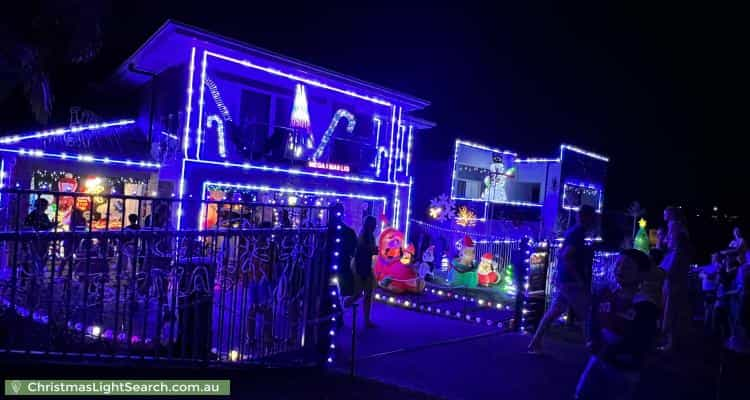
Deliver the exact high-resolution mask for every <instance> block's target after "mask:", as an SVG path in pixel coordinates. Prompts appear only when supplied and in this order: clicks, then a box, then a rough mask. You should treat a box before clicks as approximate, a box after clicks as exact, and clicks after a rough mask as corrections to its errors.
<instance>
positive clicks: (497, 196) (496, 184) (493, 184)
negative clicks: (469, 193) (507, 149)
mask: <svg viewBox="0 0 750 400" xmlns="http://www.w3.org/2000/svg"><path fill="white" fill-rule="evenodd" d="M514 176H515V169H514V168H513V167H511V168H507V169H506V167H505V163H504V162H503V157H502V156H499V155H495V156H492V164H490V174H489V175H488V176H487V177H485V178H484V184H485V186H486V188H485V190H484V193H483V194H482V198H483V199H484V200H488V201H496V202H505V201H508V193H507V189H506V184H507V182H508V179H511V178H513V177H514Z"/></svg>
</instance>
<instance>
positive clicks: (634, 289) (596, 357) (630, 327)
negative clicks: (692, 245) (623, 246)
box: [576, 249, 658, 399]
mask: <svg viewBox="0 0 750 400" xmlns="http://www.w3.org/2000/svg"><path fill="white" fill-rule="evenodd" d="M651 269H652V266H651V260H649V258H648V256H646V254H644V253H642V252H641V251H639V250H635V249H628V250H623V251H622V252H621V253H620V257H619V258H618V260H617V264H616V265H615V279H616V281H617V286H616V288H615V289H614V290H610V289H605V290H603V291H602V292H601V293H599V294H598V295H597V296H595V297H594V298H593V308H592V311H593V318H592V323H591V332H590V334H591V342H590V344H589V346H590V348H591V351H592V355H591V358H589V362H588V365H587V366H586V369H585V370H584V372H583V373H582V374H581V377H580V379H579V381H578V387H577V388H576V398H577V399H610V398H612V399H614V398H617V399H627V398H631V397H632V395H633V393H634V392H635V389H636V386H637V384H638V382H639V381H640V372H641V369H642V367H643V362H644V359H645V356H646V354H647V353H648V352H649V351H650V350H651V349H652V346H653V342H654V338H655V337H656V319H657V315H658V310H657V306H656V304H654V302H653V301H652V300H651V299H649V296H642V295H639V291H640V286H641V280H642V277H643V276H644V274H648V273H649V272H650V271H651Z"/></svg>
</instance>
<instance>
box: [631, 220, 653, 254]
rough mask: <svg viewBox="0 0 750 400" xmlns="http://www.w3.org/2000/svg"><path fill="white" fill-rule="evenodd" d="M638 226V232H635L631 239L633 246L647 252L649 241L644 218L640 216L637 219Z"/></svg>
mask: <svg viewBox="0 0 750 400" xmlns="http://www.w3.org/2000/svg"><path fill="white" fill-rule="evenodd" d="M638 227H639V228H638V233H636V234H635V239H634V240H633V248H634V249H637V250H640V251H642V252H644V253H646V254H648V252H649V249H650V248H651V242H650V241H649V240H648V234H647V233H646V220H645V219H643V218H641V220H640V221H638Z"/></svg>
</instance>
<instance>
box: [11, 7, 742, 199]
mask: <svg viewBox="0 0 750 400" xmlns="http://www.w3.org/2000/svg"><path fill="white" fill-rule="evenodd" d="M186 3H190V4H186ZM237 3H238V4H239V5H237V4H234V5H233V4H226V2H219V1H215V2H205V1H203V2H186V1H180V2H171V1H150V2H140V1H122V2H120V1H118V2H115V3H114V4H113V5H112V7H111V9H110V10H109V12H108V16H107V17H105V18H104V20H103V30H104V47H103V49H102V52H101V53H100V55H99V56H98V57H97V59H96V60H94V61H93V62H91V63H89V64H87V65H84V66H76V67H68V68H64V69H61V70H59V71H58V72H57V74H56V76H53V79H55V81H54V82H53V84H54V89H55V91H56V97H57V101H58V103H57V105H58V111H60V112H63V115H65V114H64V112H65V111H66V110H67V107H68V106H69V105H70V104H75V103H76V101H77V99H78V96H79V95H80V94H81V93H82V92H84V91H85V86H86V85H87V82H89V81H91V80H92V79H93V80H95V81H96V80H103V79H104V78H105V77H107V75H108V74H109V73H111V72H112V71H113V69H114V68H115V67H116V66H117V65H119V64H120V63H121V62H122V61H123V60H124V59H125V58H126V57H127V56H128V55H130V54H131V53H132V52H133V51H134V50H135V49H136V48H137V47H138V46H139V45H140V44H141V43H142V42H143V41H144V40H145V39H146V38H147V37H148V36H150V35H151V34H152V33H153V32H154V31H155V30H156V29H157V28H158V27H159V26H160V25H161V24H162V23H163V22H164V21H165V20H166V19H167V18H173V19H176V20H179V21H182V22H185V23H188V24H192V25H196V26H199V27H202V28H205V29H208V30H211V31H214V32H217V33H221V34H223V35H225V36H229V37H233V38H236V39H239V40H242V41H245V42H248V43H251V44H254V45H256V46H259V47H264V48H267V49H270V50H273V51H275V52H278V53H282V54H285V55H289V56H292V57H295V58H298V59H301V60H304V61H307V62H310V63H313V64H316V65H320V66H323V67H327V68H330V69H333V70H336V71H338V72H342V73H345V74H348V75H352V76H355V77H358V78H361V79H363V80H367V81H371V82H374V83H376V84H380V85H383V86H386V87H390V88H393V89H395V90H398V91H402V92H405V93H408V94H413V95H416V96H417V97H420V98H424V99H427V100H429V101H431V102H432V106H431V107H430V108H428V109H427V110H425V112H424V113H422V114H421V115H420V116H422V117H424V118H426V119H428V120H431V121H434V122H436V123H437V124H438V127H437V128H436V129H433V130H431V131H428V132H426V134H425V136H423V137H421V138H419V139H418V153H417V157H418V158H421V159H423V160H443V161H444V160H447V159H448V158H449V157H450V154H451V152H452V149H453V140H454V138H455V137H457V136H459V137H461V138H466V139H470V140H473V141H477V142H481V143H485V144H488V145H492V146H495V147H500V148H509V149H512V150H515V151H517V152H519V153H521V154H522V155H528V156H554V155H556V154H557V151H558V146H559V144H560V143H561V142H566V143H570V144H575V145H578V146H580V147H583V148H586V149H590V150H592V151H595V152H599V153H603V154H606V155H608V156H610V157H611V158H612V159H613V162H612V163H611V164H610V165H611V169H610V174H609V175H610V177H609V182H608V188H607V190H608V195H607V206H608V208H609V209H610V210H613V211H614V210H623V209H624V208H625V206H626V204H628V203H629V202H630V201H632V200H640V201H641V203H642V204H643V205H644V206H645V207H647V208H649V209H650V210H651V211H652V212H653V211H655V210H657V209H660V208H661V207H662V206H663V205H665V204H667V203H680V204H688V205H697V206H702V207H708V206H713V205H718V206H720V207H721V208H722V209H727V208H728V209H730V210H731V211H732V212H735V213H741V211H739V210H738V207H739V206H741V205H742V204H743V203H745V198H744V197H742V196H739V195H738V193H739V192H740V191H744V190H742V189H743V186H745V184H746V183H745V182H747V173H748V170H749V169H748V168H747V167H746V166H745V164H746V162H745V159H746V157H745V155H746V154H747V151H746V150H744V149H743V146H740V139H738V138H739V137H741V136H742V135H745V134H747V132H748V129H747V128H748V123H747V120H746V119H743V118H741V116H742V115H743V114H744V113H745V112H746V110H745V107H744V106H746V105H747V101H746V100H744V101H738V99H742V98H745V96H743V95H744V90H741V87H742V85H741V84H740V79H739V77H740V76H741V75H744V74H745V73H746V72H747V71H748V69H747V67H746V66H745V65H744V64H741V63H740V59H742V58H744V55H743V53H746V50H747V45H746V43H742V40H743V38H747V37H750V35H747V32H746V29H745V28H742V25H741V24H740V21H739V20H738V19H739V15H740V13H739V12H738V11H736V10H735V11H734V12H733V11H732V10H727V9H722V10H718V9H716V10H710V9H697V8H696V9H686V8H683V7H686V5H685V4H681V5H680V7H665V8H663V9H655V8H653V6H648V7H643V6H636V5H631V4H628V5H625V6H612V5H601V4H599V5H591V4H589V5H585V6H580V7H577V8H573V7H570V6H569V5H562V6H561V5H550V4H546V5H539V4H537V5H536V6H534V7H528V8H526V6H518V5H513V6H499V7H496V8H495V9H489V8H483V7H480V6H477V5H473V6H472V5H470V4H469V3H461V5H462V7H461V8H434V7H430V8H427V7H423V6H421V5H420V6H416V5H414V6H405V4H407V3H408V2H401V4H400V5H399V7H390V6H386V5H385V3H383V2H377V3H375V4H376V5H377V6H373V7H371V8H365V7H361V6H357V7H335V8H333V7H331V8H325V7H323V6H321V5H320V4H322V2H306V4H307V5H294V4H292V3H291V2H287V1H276V2H265V3H263V4H261V2H257V1H252V2H250V1H247V2H237ZM354 3H359V2H350V4H354ZM514 3H517V2H514ZM426 4H429V3H426ZM519 7H521V8H519ZM732 15H734V16H735V17H733V16H732ZM741 30H744V32H741ZM741 73H742V74H741ZM15 101H16V102H17V103H18V99H17V98H16V99H15ZM5 103H8V101H6V102H5ZM11 103H12V101H11ZM23 106H24V105H23V103H21V107H19V106H18V104H6V105H5V107H6V109H10V110H25V109H24V108H23ZM94 108H95V107H94ZM5 114H7V111H6V112H5ZM19 115H20V116H23V115H24V113H23V112H20V113H15V112H14V116H16V117H18V116H19ZM28 117H29V119H30V114H28ZM6 122H7V119H6ZM27 122H28V121H27ZM3 125H5V124H3ZM427 140H429V141H430V144H431V145H430V146H427V145H426V141H427ZM441 143H442V145H441Z"/></svg>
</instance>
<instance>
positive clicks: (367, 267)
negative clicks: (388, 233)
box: [346, 215, 378, 328]
mask: <svg viewBox="0 0 750 400" xmlns="http://www.w3.org/2000/svg"><path fill="white" fill-rule="evenodd" d="M376 227H377V220H376V219H375V217H373V216H372V215H368V216H367V217H365V221H364V224H362V232H360V234H359V237H358V238H357V250H356V252H355V253H354V262H353V263H352V274H353V276H354V283H355V285H354V294H353V296H352V297H350V298H348V299H347V300H346V305H347V306H349V305H351V304H353V303H354V302H355V301H357V300H359V298H360V297H362V295H363V293H364V302H363V303H364V304H363V309H362V313H363V315H364V319H365V326H366V327H368V328H372V327H374V326H375V324H373V323H372V319H371V317H370V316H371V312H372V300H373V296H374V293H375V292H374V291H375V275H374V272H373V270H372V257H373V256H375V255H377V253H378V248H377V245H376V244H375V228H376Z"/></svg>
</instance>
